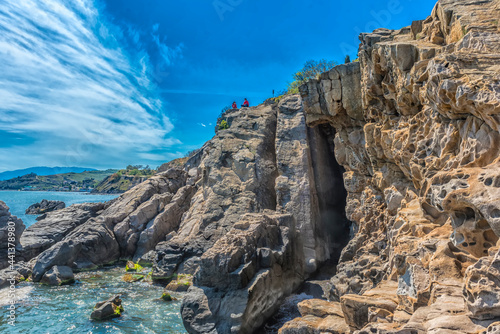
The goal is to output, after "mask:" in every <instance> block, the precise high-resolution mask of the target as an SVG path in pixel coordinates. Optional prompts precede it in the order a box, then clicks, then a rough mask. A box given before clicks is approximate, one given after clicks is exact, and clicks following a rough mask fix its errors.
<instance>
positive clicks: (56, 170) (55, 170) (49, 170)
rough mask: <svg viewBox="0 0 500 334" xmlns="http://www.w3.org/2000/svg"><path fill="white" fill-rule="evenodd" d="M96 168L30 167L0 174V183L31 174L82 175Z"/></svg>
mask: <svg viewBox="0 0 500 334" xmlns="http://www.w3.org/2000/svg"><path fill="white" fill-rule="evenodd" d="M94 170H96V169H95V168H84V167H30V168H26V169H17V170H13V171H7V172H2V173H0V181H1V180H8V179H12V178H15V177H18V176H23V175H27V174H31V173H35V174H36V175H55V174H63V173H81V172H85V171H94Z"/></svg>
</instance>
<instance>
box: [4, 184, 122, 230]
mask: <svg viewBox="0 0 500 334" xmlns="http://www.w3.org/2000/svg"><path fill="white" fill-rule="evenodd" d="M116 197H117V195H94V194H89V193H77V192H57V191H0V201H4V202H5V203H6V204H7V206H8V207H9V208H10V213H11V214H13V215H14V216H17V217H18V218H21V219H22V220H23V222H24V225H26V227H28V226H31V225H33V224H34V223H36V217H37V216H36V215H26V214H24V213H25V211H26V209H27V208H28V207H29V206H30V205H32V204H35V203H39V202H41V201H42V200H43V199H46V200H52V201H63V202H64V203H66V207H68V206H70V205H71V204H76V203H95V202H106V201H109V200H112V199H113V198H116Z"/></svg>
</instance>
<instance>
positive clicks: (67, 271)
mask: <svg viewBox="0 0 500 334" xmlns="http://www.w3.org/2000/svg"><path fill="white" fill-rule="evenodd" d="M74 282H75V276H74V274H73V270H71V268H70V267H65V266H53V267H52V268H51V269H50V270H49V271H47V272H46V273H45V274H44V275H43V277H42V279H41V280H40V283H42V284H47V285H54V286H58V285H66V284H72V283H74Z"/></svg>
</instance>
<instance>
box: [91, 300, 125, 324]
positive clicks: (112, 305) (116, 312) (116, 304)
mask: <svg viewBox="0 0 500 334" xmlns="http://www.w3.org/2000/svg"><path fill="white" fill-rule="evenodd" d="M123 311H124V310H123V306H122V300H121V299H120V296H119V295H118V296H115V297H112V298H110V299H108V300H105V301H103V302H99V303H97V304H95V306H94V311H93V312H92V314H91V315H90V318H91V319H92V320H106V319H112V318H117V317H120V316H121V314H122V313H123Z"/></svg>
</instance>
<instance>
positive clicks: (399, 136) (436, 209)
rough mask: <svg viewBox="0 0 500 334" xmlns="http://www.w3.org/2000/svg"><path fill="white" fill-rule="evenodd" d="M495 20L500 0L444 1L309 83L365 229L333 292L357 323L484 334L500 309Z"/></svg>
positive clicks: (499, 53) (314, 116)
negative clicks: (352, 60) (332, 130)
mask: <svg viewBox="0 0 500 334" xmlns="http://www.w3.org/2000/svg"><path fill="white" fill-rule="evenodd" d="M498 17H500V3H499V2H498V1H477V0H458V1H449V0H440V1H438V3H437V4H436V6H435V8H434V10H433V12H432V13H431V16H429V18H427V19H426V20H423V21H418V22H414V23H413V24H412V25H411V27H406V28H403V29H401V30H397V31H393V30H387V29H377V30H375V31H374V32H373V33H368V34H361V36H360V40H361V44H360V49H359V62H356V63H351V64H345V65H340V66H337V67H336V68H335V69H333V70H331V71H330V72H328V73H324V74H322V75H321V76H320V78H319V79H317V80H311V81H310V82H308V83H307V85H305V86H303V87H301V94H302V97H303V100H304V102H303V103H304V109H305V111H306V120H307V123H308V125H309V126H318V125H321V124H329V125H330V126H332V127H334V128H335V130H336V135H335V140H334V143H335V156H336V158H337V161H338V162H339V163H340V164H341V165H342V166H343V167H344V168H345V171H346V172H345V173H344V184H345V188H346V190H347V192H348V195H347V203H346V213H347V217H348V218H349V219H350V220H351V221H352V222H353V223H354V228H353V232H354V235H353V238H352V239H351V241H350V242H349V244H348V245H347V247H345V248H344V249H343V251H342V255H341V257H340V262H339V264H338V266H337V274H336V275H335V276H334V277H333V278H332V280H331V283H332V289H331V293H330V298H331V299H332V300H335V301H340V302H341V304H342V309H343V313H344V317H345V319H346V322H347V323H348V324H349V326H350V327H351V331H356V330H357V331H356V333H363V334H364V333H477V332H481V331H482V330H486V328H485V327H487V326H488V324H489V323H488V321H489V322H492V321H494V320H498V317H499V316H500V313H499V311H498V310H499V308H498V300H499V299H500V293H499V292H500V291H499V288H498V286H499V281H498V279H497V276H498V272H497V271H498V268H497V263H496V261H497V260H496V256H497V255H496V254H497V251H498V240H499V237H500V231H498V223H499V221H498V218H497V213H498V212H500V202H499V200H498V198H500V197H499V195H500V194H499V193H498V191H499V190H498V189H499V188H498V186H499V185H500V184H497V183H498V182H496V180H497V178H500V176H499V175H500V165H499V153H500V145H499V142H500V141H499V139H500V138H499V135H500V133H499V130H500V118H499V117H498V115H500V65H499V64H500V43H499V42H500V31H499V25H498ZM464 285H465V288H463V286H464ZM390 286H393V288H390V289H388V288H387V287H390ZM377 291H378V292H377ZM481 321H482V322H481Z"/></svg>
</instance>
